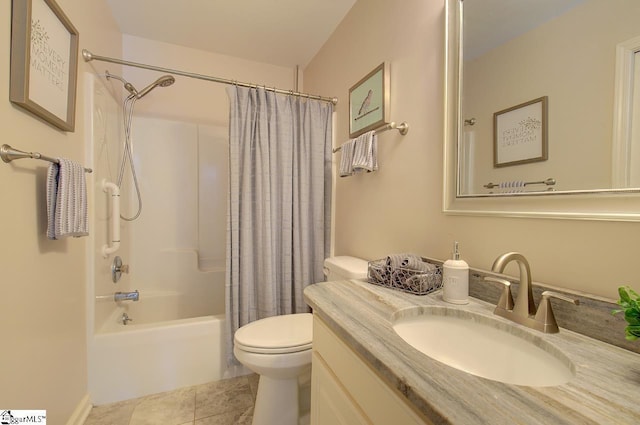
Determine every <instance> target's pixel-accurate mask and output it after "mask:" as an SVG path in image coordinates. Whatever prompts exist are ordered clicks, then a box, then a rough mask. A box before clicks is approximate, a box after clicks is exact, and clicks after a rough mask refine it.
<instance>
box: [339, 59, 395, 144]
mask: <svg viewBox="0 0 640 425" xmlns="http://www.w3.org/2000/svg"><path fill="white" fill-rule="evenodd" d="M389 80H390V78H389V64H388V63H387V62H383V63H381V64H380V65H378V66H377V67H376V68H375V69H374V70H373V71H371V72H370V73H368V74H367V75H366V76H365V77H364V78H362V79H361V80H360V81H358V82H357V83H356V84H355V85H353V87H351V88H350V89H349V137H357V136H359V135H361V134H362V133H366V132H367V131H369V130H373V129H376V128H378V127H380V126H381V125H383V124H386V123H387V122H388V120H389Z"/></svg>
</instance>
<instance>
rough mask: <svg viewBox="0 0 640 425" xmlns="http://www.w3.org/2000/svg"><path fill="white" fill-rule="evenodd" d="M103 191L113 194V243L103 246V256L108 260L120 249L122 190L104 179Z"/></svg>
mask: <svg viewBox="0 0 640 425" xmlns="http://www.w3.org/2000/svg"><path fill="white" fill-rule="evenodd" d="M102 190H103V191H105V192H107V193H109V192H111V241H110V243H108V244H105V245H102V256H103V257H104V258H107V257H108V256H109V254H113V253H114V252H116V251H117V250H118V249H119V248H120V188H119V187H118V185H117V184H115V183H110V182H108V181H107V180H106V179H103V180H102Z"/></svg>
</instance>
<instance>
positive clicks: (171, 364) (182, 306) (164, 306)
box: [89, 291, 242, 405]
mask: <svg viewBox="0 0 640 425" xmlns="http://www.w3.org/2000/svg"><path fill="white" fill-rule="evenodd" d="M189 298H190V297H186V298H185V297H183V296H181V294H179V293H174V292H148V291H147V292H145V291H141V292H140V301H138V302H131V301H125V302H121V303H118V304H119V308H118V309H117V310H116V311H115V312H114V313H113V314H112V315H111V316H110V317H109V318H108V319H107V321H106V323H105V324H104V325H103V326H102V328H101V329H100V330H99V331H98V332H96V333H95V335H94V341H93V344H91V349H92V350H93V352H92V353H90V356H89V358H90V359H91V361H92V362H93V364H92V367H90V370H91V371H92V375H93V376H90V382H91V386H92V388H91V395H92V399H93V400H92V401H93V403H94V404H95V405H101V404H105V403H112V402H116V401H121V400H126V399H131V398H135V397H141V396H144V395H148V394H153V393H158V392H163V391H170V390H173V389H176V388H180V387H185V386H191V385H198V384H203V383H206V382H210V381H217V380H220V379H223V378H228V377H232V376H235V375H236V374H240V373H242V372H240V371H235V370H234V371H227V370H226V363H225V359H224V353H225V351H226V350H225V346H226V341H225V337H224V333H225V327H224V323H225V320H224V313H221V314H216V315H206V316H199V317H188V316H198V314H199V312H198V311H197V309H196V310H195V311H194V306H196V307H197V303H194V302H193V300H191V301H190V300H189ZM125 312H126V313H127V314H128V315H129V317H131V318H132V319H133V321H132V322H129V324H127V325H126V326H125V325H123V324H122V314H123V313H125Z"/></svg>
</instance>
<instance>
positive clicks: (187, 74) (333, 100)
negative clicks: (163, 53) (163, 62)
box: [82, 49, 338, 105]
mask: <svg viewBox="0 0 640 425" xmlns="http://www.w3.org/2000/svg"><path fill="white" fill-rule="evenodd" d="M82 58H83V59H84V61H85V62H90V61H92V60H97V61H102V62H110V63H116V64H120V65H127V66H133V67H136V68H142V69H149V70H151V71H160V72H166V73H168V74H175V75H181V76H183V77H189V78H197V79H199V80H206V81H213V82H214V83H222V84H233V85H235V86H240V87H249V88H252V89H257V88H264V89H265V90H268V91H272V92H275V93H281V94H288V95H291V96H299V97H306V98H309V99H316V100H322V101H324V102H331V103H333V104H334V105H335V104H337V103H338V98H337V97H323V96H317V95H313V94H306V93H300V92H296V91H293V90H283V89H278V88H275V87H266V86H261V85H259V84H250V83H242V82H239V81H235V80H227V79H225V78H218V77H211V76H209V75H203V74H194V73H192V72H186V71H179V70H177V69H170V68H162V67H159V66H153V65H146V64H144V63H137V62H130V61H126V60H122V59H115V58H109V57H106V56H99V55H94V54H93V53H91V52H90V51H88V50H87V49H82Z"/></svg>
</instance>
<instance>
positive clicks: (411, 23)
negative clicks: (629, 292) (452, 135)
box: [305, 0, 640, 298]
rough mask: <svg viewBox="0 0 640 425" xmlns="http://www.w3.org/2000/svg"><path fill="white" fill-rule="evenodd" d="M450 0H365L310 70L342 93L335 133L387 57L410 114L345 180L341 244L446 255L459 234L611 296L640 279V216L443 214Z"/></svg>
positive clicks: (401, 116)
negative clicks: (368, 168)
mask: <svg viewBox="0 0 640 425" xmlns="http://www.w3.org/2000/svg"><path fill="white" fill-rule="evenodd" d="M444 3H445V2H444V0H429V1H424V0H411V1H406V2H403V4H402V7H398V4H396V3H394V2H389V1H384V0H359V1H358V2H357V3H356V5H355V6H354V7H353V9H352V10H351V11H350V13H349V14H348V16H347V17H346V19H345V20H344V21H343V22H342V23H341V25H340V26H339V27H338V28H337V30H336V32H335V33H334V34H333V36H332V37H331V39H330V40H329V41H328V42H327V43H326V44H325V46H324V47H323V48H322V50H321V51H320V53H319V54H318V55H317V56H316V57H315V58H314V60H313V61H312V62H311V63H310V65H309V66H308V67H307V68H306V69H305V90H306V91H309V92H312V93H321V94H323V95H325V96H338V97H339V98H340V103H339V104H338V105H337V107H336V113H337V117H336V126H335V137H336V139H337V143H342V142H343V141H345V140H346V139H347V137H348V133H349V130H348V91H349V87H350V86H351V85H352V84H353V83H355V82H357V81H358V80H359V79H360V78H361V77H362V76H364V75H366V74H367V73H368V72H369V71H370V70H371V69H373V68H374V67H375V66H376V65H378V64H379V63H381V62H382V61H385V60H387V61H389V62H390V64H391V119H392V120H394V121H408V122H409V124H410V125H411V129H410V131H409V134H408V135H407V136H404V137H402V136H400V135H399V134H398V133H397V132H385V133H382V134H381V136H380V144H379V164H380V170H379V171H378V172H377V173H373V174H369V175H358V176H354V177H349V178H339V179H337V183H336V193H335V198H336V203H335V209H336V214H335V254H338V255H340V254H342V255H355V256H360V257H363V258H367V259H373V258H379V257H382V256H384V255H386V254H387V253H390V252H398V251H415V252H418V253H420V254H422V255H425V256H432V257H436V258H440V259H445V258H447V257H449V255H450V251H451V245H452V243H453V241H454V240H458V241H459V242H460V247H461V252H462V256H463V257H464V258H465V259H466V260H467V261H468V262H469V263H470V264H471V265H472V266H474V267H478V268H482V269H489V268H490V267H491V264H492V263H493V260H494V259H495V258H496V257H497V256H498V255H500V254H502V253H504V252H507V251H512V250H514V251H520V252H522V253H524V254H525V256H526V257H527V258H528V259H529V260H530V263H531V267H532V273H533V279H534V280H535V281H538V282H544V283H547V284H553V285H556V286H560V287H564V288H570V289H574V290H581V291H585V292H589V293H593V294H597V295H601V296H605V297H609V298H614V297H616V288H617V286H618V285H622V284H631V285H636V287H638V286H640V284H639V283H638V282H637V278H636V274H637V272H636V263H637V252H638V249H637V243H638V241H640V224H638V223H619V222H595V221H569V220H553V219H524V218H489V217H463V216H449V215H445V214H443V213H442V157H443V155H442V154H443V152H442V148H443V106H442V105H443V86H442V84H443V68H444ZM336 160H339V155H336ZM509 270H510V269H508V271H509Z"/></svg>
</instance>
